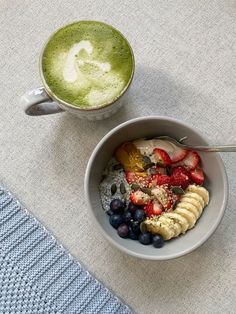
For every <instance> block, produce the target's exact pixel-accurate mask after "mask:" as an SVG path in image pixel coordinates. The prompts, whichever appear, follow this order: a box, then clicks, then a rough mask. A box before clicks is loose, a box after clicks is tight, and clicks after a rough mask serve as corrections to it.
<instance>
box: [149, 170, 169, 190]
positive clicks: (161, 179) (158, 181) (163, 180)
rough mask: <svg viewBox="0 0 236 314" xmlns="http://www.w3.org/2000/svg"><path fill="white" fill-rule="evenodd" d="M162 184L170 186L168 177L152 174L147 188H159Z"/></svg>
mask: <svg viewBox="0 0 236 314" xmlns="http://www.w3.org/2000/svg"><path fill="white" fill-rule="evenodd" d="M164 184H170V177H169V176H167V175H165V174H160V173H158V174H154V175H152V179H151V181H150V183H149V187H155V186H157V185H158V186H160V185H164Z"/></svg>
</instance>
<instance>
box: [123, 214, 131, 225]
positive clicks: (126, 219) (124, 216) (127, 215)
mask: <svg viewBox="0 0 236 314" xmlns="http://www.w3.org/2000/svg"><path fill="white" fill-rule="evenodd" d="M131 219H132V214H131V212H129V211H125V212H124V214H123V220H124V222H127V223H129V222H130V221H131Z"/></svg>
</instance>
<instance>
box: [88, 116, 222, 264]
mask: <svg viewBox="0 0 236 314" xmlns="http://www.w3.org/2000/svg"><path fill="white" fill-rule="evenodd" d="M160 135H168V136H172V137H174V138H176V139H180V138H182V137H184V136H188V139H187V141H186V143H189V144H196V145H202V144H207V141H206V140H205V139H204V138H203V137H202V136H201V135H200V134H199V133H198V132H197V131H195V130H193V129H192V128H191V127H189V126H187V125H185V124H183V123H182V122H179V121H176V120H174V119H170V118H162V117H144V118H138V119H134V120H130V121H128V122H125V123H123V124H122V125H120V126H118V127H116V128H115V129H113V130H112V131H110V132H109V133H108V134H107V135H106V136H105V137H104V138H103V139H102V140H101V141H100V143H99V144H98V145H97V147H96V148H95V150H94V152H93V154H92V156H91V158H90V160H89V163H88V166H87V171H86V176H85V193H86V196H87V200H88V204H89V207H90V210H91V212H92V216H93V217H94V218H95V219H94V223H95V224H96V225H98V227H99V228H100V230H101V231H102V232H103V234H104V235H105V236H106V238H107V239H108V240H109V241H111V242H112V243H113V244H114V245H115V246H116V247H118V248H119V249H121V250H123V251H124V252H126V253H128V254H131V255H133V256H137V257H140V258H145V259H153V260H164V259H170V258H175V257H178V256H182V255H184V254H186V253H189V252H191V251H192V250H194V249H195V248H197V247H198V246H199V245H201V244H202V243H203V242H204V241H205V240H206V239H207V238H208V237H209V236H210V235H211V234H212V233H213V232H214V230H215V229H216V227H217V226H218V224H219V222H220V220H221V218H222V216H223V213H224V209H225V206H226V202H227V195H228V185H227V177H226V172H225V169H224V165H223V162H222V160H221V158H220V156H219V154H216V153H200V156H201V159H202V166H203V169H204V172H205V174H206V182H205V184H204V185H205V187H206V188H207V189H208V191H209V193H210V203H209V205H208V206H207V207H206V208H205V209H204V212H203V214H202V216H201V217H200V219H199V221H198V222H197V224H196V226H195V227H194V228H193V229H192V230H189V231H188V232H187V233H186V234H185V235H182V236H179V237H178V238H176V239H172V240H171V241H167V242H166V244H165V246H164V247H163V248H161V249H155V248H154V247H153V246H152V245H150V246H144V245H141V244H140V243H139V242H138V241H132V240H129V239H122V238H120V237H119V236H118V235H117V233H116V230H115V229H113V228H112V227H111V225H110V224H109V219H108V216H107V215H106V214H105V213H104V211H103V209H102V204H101V200H100V194H99V183H100V181H101V176H102V171H103V170H104V168H105V167H106V164H107V162H108V160H109V159H110V157H111V156H112V154H113V152H114V150H115V148H116V147H117V146H119V145H120V144H122V143H123V142H125V141H127V140H133V139H137V138H141V137H148V138H149V137H150V138H151V137H154V136H160Z"/></svg>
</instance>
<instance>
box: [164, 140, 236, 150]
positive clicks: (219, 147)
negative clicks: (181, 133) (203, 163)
mask: <svg viewBox="0 0 236 314" xmlns="http://www.w3.org/2000/svg"><path fill="white" fill-rule="evenodd" d="M158 139H161V140H166V141H169V142H171V143H173V144H175V145H176V146H178V147H181V148H183V149H190V150H198V151H202V152H236V144H234V145H212V146H198V145H197V146H195V145H186V144H183V143H182V141H184V140H185V139H187V136H185V137H183V138H181V139H180V140H179V141H177V140H175V139H174V138H172V137H169V136H159V137H158Z"/></svg>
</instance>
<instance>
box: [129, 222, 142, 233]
mask: <svg viewBox="0 0 236 314" xmlns="http://www.w3.org/2000/svg"><path fill="white" fill-rule="evenodd" d="M131 229H132V231H133V232H134V233H135V234H137V235H139V234H140V224H139V222H138V221H132V222H131Z"/></svg>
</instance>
